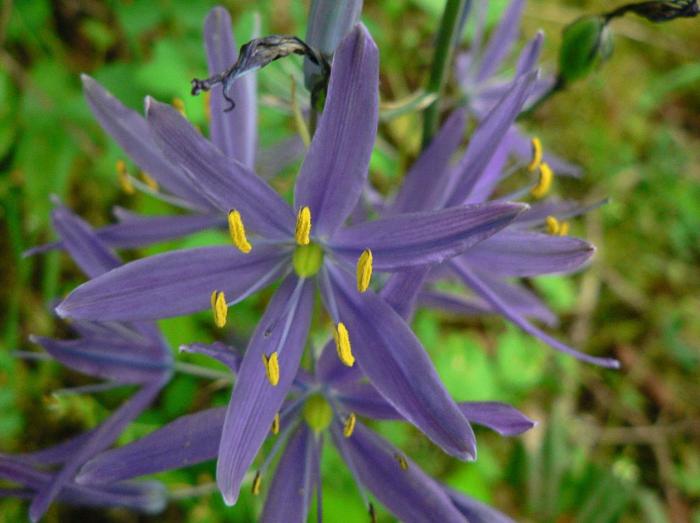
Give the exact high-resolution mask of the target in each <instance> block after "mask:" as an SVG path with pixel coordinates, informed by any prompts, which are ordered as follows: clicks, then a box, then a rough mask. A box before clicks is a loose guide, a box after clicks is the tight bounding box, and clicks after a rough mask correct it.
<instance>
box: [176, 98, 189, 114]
mask: <svg viewBox="0 0 700 523" xmlns="http://www.w3.org/2000/svg"><path fill="white" fill-rule="evenodd" d="M173 107H174V108H175V109H177V112H178V113H180V114H181V115H182V116H184V117H185V118H187V114H186V113H185V102H183V101H182V98H177V97H175V98H173Z"/></svg>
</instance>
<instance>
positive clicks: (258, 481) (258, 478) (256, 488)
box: [250, 471, 262, 496]
mask: <svg viewBox="0 0 700 523" xmlns="http://www.w3.org/2000/svg"><path fill="white" fill-rule="evenodd" d="M261 486H262V475H261V474H260V471H258V472H256V473H255V477H254V478H253V485H252V486H251V488H250V491H251V492H252V493H253V496H259V495H260V487H261Z"/></svg>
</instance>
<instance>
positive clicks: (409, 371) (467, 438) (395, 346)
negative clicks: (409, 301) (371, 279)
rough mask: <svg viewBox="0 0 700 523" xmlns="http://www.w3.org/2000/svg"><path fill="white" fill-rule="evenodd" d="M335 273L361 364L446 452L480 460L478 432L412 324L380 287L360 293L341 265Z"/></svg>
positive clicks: (340, 302)
mask: <svg viewBox="0 0 700 523" xmlns="http://www.w3.org/2000/svg"><path fill="white" fill-rule="evenodd" d="M332 278H333V285H334V291H335V297H336V301H337V303H338V307H339V310H340V315H341V319H342V321H343V322H344V323H345V324H346V325H347V328H348V332H349V334H350V342H351V344H352V349H353V352H354V353H355V357H356V359H357V364H359V366H360V368H361V369H362V371H363V372H364V373H365V374H366V375H367V377H368V378H369V380H370V381H371V382H372V383H373V384H374V386H375V387H376V388H377V390H379V391H380V392H381V394H382V395H383V396H384V397H385V398H386V399H387V401H389V403H391V405H392V406H393V407H394V408H395V409H396V410H397V411H398V412H400V413H401V414H402V415H403V416H404V417H405V418H406V419H407V420H408V421H410V422H411V423H413V424H414V425H415V426H416V427H418V428H419V429H420V430H422V431H423V432H424V433H425V434H426V436H428V437H429V438H430V439H431V440H432V441H433V442H435V443H436V444H437V445H439V446H440V447H442V449H443V450H444V451H445V452H447V453H448V454H450V455H452V456H455V457H457V458H459V459H474V458H475V457H476V441H475V439H474V433H473V431H472V429H471V427H470V426H469V423H468V422H467V420H466V419H465V418H464V416H463V415H462V413H461V412H460V410H459V408H458V407H457V405H456V403H455V402H454V401H453V400H452V398H451V397H450V395H449V393H448V392H447V390H446V389H445V387H444V386H443V384H442V382H441V381H440V377H439V376H438V374H437V372H436V371H435V367H433V364H432V362H431V361H430V358H429V357H428V355H427V353H426V351H425V349H424V348H423V347H422V345H421V344H420V342H419V341H418V339H417V338H416V337H415V335H414V334H413V332H412V331H411V329H410V328H409V327H408V325H406V323H405V322H404V320H403V319H402V318H401V317H400V316H399V315H398V314H397V313H396V312H395V311H394V310H393V309H392V308H391V307H390V306H389V305H387V303H386V302H385V301H384V300H383V299H382V298H380V297H379V296H378V295H376V294H375V293H374V292H372V291H368V292H365V293H363V294H360V293H358V292H357V290H356V289H355V288H354V285H353V284H352V283H350V282H348V281H347V279H346V278H345V277H344V276H343V275H341V274H340V273H337V272H335V270H334V272H333V273H332Z"/></svg>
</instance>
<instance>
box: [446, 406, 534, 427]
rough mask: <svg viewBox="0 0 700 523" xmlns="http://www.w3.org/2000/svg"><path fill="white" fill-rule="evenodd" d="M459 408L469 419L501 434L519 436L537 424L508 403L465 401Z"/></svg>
mask: <svg viewBox="0 0 700 523" xmlns="http://www.w3.org/2000/svg"><path fill="white" fill-rule="evenodd" d="M459 408H460V409H462V413H464V416H465V417H466V418H467V419H468V420H469V421H471V422H472V423H476V424H477V425H483V426H484V427H488V428H490V429H491V430H494V431H496V432H498V433H499V434H500V435H501V436H517V435H519V434H522V433H523V432H527V431H528V430H530V429H531V428H532V427H534V426H535V425H536V424H537V423H536V422H535V421H532V420H531V419H530V418H528V417H527V416H525V414H523V413H522V412H520V411H519V410H518V409H516V408H515V407H513V406H511V405H508V404H507V403H499V402H497V401H483V402H479V401H465V402H461V403H459Z"/></svg>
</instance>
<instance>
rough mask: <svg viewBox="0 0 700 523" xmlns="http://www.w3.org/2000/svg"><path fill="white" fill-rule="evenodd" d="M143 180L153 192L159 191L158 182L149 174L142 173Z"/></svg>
mask: <svg viewBox="0 0 700 523" xmlns="http://www.w3.org/2000/svg"><path fill="white" fill-rule="evenodd" d="M141 179H142V180H143V183H145V184H146V185H147V186H148V188H149V189H150V190H152V191H157V190H158V182H157V181H155V179H154V178H153V177H152V176H151V175H150V174H148V173H147V172H144V171H141Z"/></svg>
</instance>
